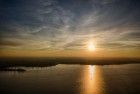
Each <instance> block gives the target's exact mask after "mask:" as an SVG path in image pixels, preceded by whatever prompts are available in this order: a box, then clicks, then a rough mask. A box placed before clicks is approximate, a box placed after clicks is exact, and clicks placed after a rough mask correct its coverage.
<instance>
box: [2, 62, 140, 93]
mask: <svg viewBox="0 0 140 94" xmlns="http://www.w3.org/2000/svg"><path fill="white" fill-rule="evenodd" d="M24 69H26V70H27V71H25V72H13V71H1V72H0V93H1V94H139V93H140V64H124V65H104V66H98V65H74V64H68V65H67V64H58V65H56V66H51V67H24Z"/></svg>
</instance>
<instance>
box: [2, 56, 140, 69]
mask: <svg viewBox="0 0 140 94" xmlns="http://www.w3.org/2000/svg"><path fill="white" fill-rule="evenodd" d="M134 63H140V58H96V59H94V58H0V68H5V67H18V66H19V67H49V66H55V65H57V64H81V65H113V64H134Z"/></svg>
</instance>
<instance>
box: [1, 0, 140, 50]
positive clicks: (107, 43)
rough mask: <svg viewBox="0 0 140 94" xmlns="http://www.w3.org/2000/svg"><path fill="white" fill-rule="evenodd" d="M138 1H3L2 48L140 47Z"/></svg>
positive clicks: (78, 48)
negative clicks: (91, 41) (87, 45)
mask: <svg viewBox="0 0 140 94" xmlns="http://www.w3.org/2000/svg"><path fill="white" fill-rule="evenodd" d="M139 10H140V2H139V1H138V0H127V2H126V0H36V1H34V0H1V1H0V11H1V12H0V18H1V19H0V46H1V49H32V50H81V49H85V46H86V43H87V42H88V41H90V40H93V41H94V42H95V43H96V45H97V47H98V48H99V49H112V50H113V49H118V48H119V49H125V48H131V49H139V47H140V37H139V36H140V12H139Z"/></svg>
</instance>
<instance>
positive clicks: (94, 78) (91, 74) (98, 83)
mask: <svg viewBox="0 0 140 94" xmlns="http://www.w3.org/2000/svg"><path fill="white" fill-rule="evenodd" d="M82 78H83V79H82V81H83V85H82V89H81V94H104V81H103V78H102V75H101V70H100V68H99V67H98V66H94V65H89V66H86V67H85V69H84V75H83V77H82Z"/></svg>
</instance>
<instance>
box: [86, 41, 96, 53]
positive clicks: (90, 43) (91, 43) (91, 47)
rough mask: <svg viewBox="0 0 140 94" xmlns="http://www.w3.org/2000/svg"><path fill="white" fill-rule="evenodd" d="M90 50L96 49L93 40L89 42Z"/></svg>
mask: <svg viewBox="0 0 140 94" xmlns="http://www.w3.org/2000/svg"><path fill="white" fill-rule="evenodd" d="M88 50H89V51H94V50H95V45H94V44H93V42H89V44H88Z"/></svg>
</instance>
